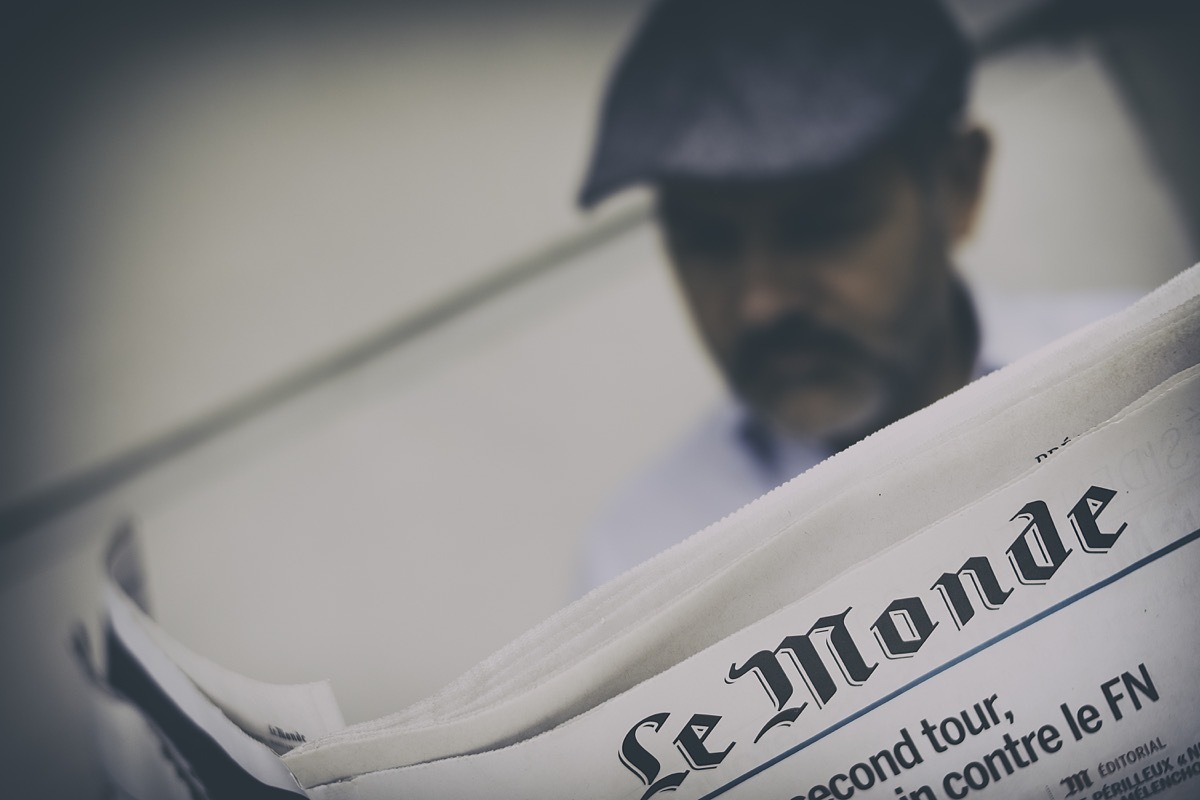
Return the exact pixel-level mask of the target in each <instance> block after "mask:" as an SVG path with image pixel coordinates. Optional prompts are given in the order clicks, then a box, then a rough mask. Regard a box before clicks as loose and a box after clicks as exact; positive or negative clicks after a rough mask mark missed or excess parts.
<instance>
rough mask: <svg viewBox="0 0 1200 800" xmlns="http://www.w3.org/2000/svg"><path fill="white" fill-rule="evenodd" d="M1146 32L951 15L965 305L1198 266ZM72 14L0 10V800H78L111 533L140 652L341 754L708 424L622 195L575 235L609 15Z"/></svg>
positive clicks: (507, 623) (1027, 4)
mask: <svg viewBox="0 0 1200 800" xmlns="http://www.w3.org/2000/svg"><path fill="white" fill-rule="evenodd" d="M1170 5H1171V4H1168V3H1141V4H1133V3H1119V2H1098V3H1080V2H1072V1H1071V0H1059V1H1058V2H1055V1H1054V0H1020V1H1019V2H1018V1H1017V0H1012V2H1000V1H999V0H990V1H989V0H959V1H958V2H957V3H955V4H954V7H955V9H956V10H957V11H958V12H960V14H961V16H962V19H963V21H964V24H965V25H966V26H967V27H968V28H969V29H970V30H971V31H972V32H973V33H974V34H975V35H976V36H977V37H979V38H980V39H981V40H983V41H985V42H987V43H988V44H987V58H986V60H985V62H984V64H983V66H982V68H981V70H980V72H979V75H978V79H977V86H976V94H975V103H974V107H975V116H976V117H978V118H979V119H980V120H981V121H983V122H984V123H985V124H987V125H988V126H990V127H991V128H992V130H993V132H994V134H995V140H996V160H995V164H994V172H993V175H992V185H991V187H990V191H989V195H988V200H987V204H986V207H985V211H984V218H983V221H982V222H983V224H982V227H981V229H980V230H979V232H978V235H977V237H976V239H975V240H974V241H973V242H972V243H971V244H970V245H969V246H968V248H967V249H966V250H965V251H964V252H963V254H962V259H961V260H962V264H963V267H964V270H965V271H966V272H967V273H968V274H969V275H970V276H971V278H972V279H973V280H974V281H975V283H976V284H977V285H979V286H982V287H985V288H986V289H987V290H988V291H990V292H993V293H1014V294H1019V293H1027V292H1039V293H1046V292H1078V291H1089V292H1093V291H1100V292H1116V293H1126V294H1130V293H1137V292H1142V291H1145V290H1147V289H1149V288H1152V287H1153V286H1156V285H1158V284H1159V283H1161V282H1162V281H1164V280H1165V279H1167V278H1168V277H1170V276H1171V275H1172V274H1174V273H1175V272H1177V271H1179V270H1180V269H1182V268H1184V267H1186V266H1188V265H1190V264H1191V263H1192V262H1194V261H1195V260H1196V259H1197V241H1198V240H1200V239H1198V236H1197V233H1198V227H1197V208H1198V203H1197V197H1198V196H1200V195H1198V192H1197V187H1198V186H1200V177H1198V175H1197V158H1196V155H1195V153H1194V152H1192V151H1193V148H1192V146H1191V143H1192V142H1194V141H1196V140H1197V134H1200V123H1198V122H1197V119H1196V115H1197V110H1196V107H1195V105H1194V103H1189V102H1187V98H1189V97H1194V96H1195V91H1196V85H1195V82H1196V80H1197V76H1200V68H1197V67H1198V65H1197V64H1196V63H1195V62H1196V55H1195V54H1194V53H1193V52H1192V48H1191V47H1190V45H1189V42H1193V41H1194V33H1195V27H1194V26H1192V27H1190V28H1189V27H1186V26H1183V25H1180V24H1178V22H1177V20H1176V18H1175V17H1173V16H1172V14H1171V9H1170V7H1169V6H1170ZM93 6H95V4H83V3H76V2H67V0H59V2H56V3H44V4H39V5H37V6H34V5H33V4H28V5H26V6H25V7H23V8H22V7H20V5H18V8H17V12H16V13H14V15H13V17H12V20H13V24H12V25H11V26H9V28H8V31H7V32H6V33H5V34H3V35H4V36H5V37H6V43H7V46H6V47H4V48H3V49H4V52H5V53H6V55H5V56H4V58H5V59H7V61H8V63H7V64H6V69H5V70H3V75H4V77H3V78H2V79H0V80H2V81H3V84H2V85H3V89H4V92H5V96H6V97H7V98H8V100H7V101H6V107H7V109H8V114H7V116H8V118H9V123H8V124H6V126H5V127H6V130H5V132H4V133H3V135H2V136H3V138H0V145H2V151H0V170H2V173H0V178H2V180H0V198H2V199H0V208H2V209H3V210H4V221H3V223H2V225H3V228H2V230H3V239H2V241H0V247H2V249H0V256H2V262H0V387H3V389H2V394H0V441H2V442H3V445H4V446H3V448H0V635H2V636H3V637H4V640H5V641H6V642H7V643H10V646H9V647H8V648H6V651H5V654H4V656H3V661H2V662H0V678H3V684H2V685H0V712H2V718H3V719H4V726H5V729H6V731H5V733H6V736H5V738H6V739H8V740H10V741H12V742H15V744H14V745H13V747H12V748H11V749H10V750H8V751H7V752H4V753H2V754H0V763H3V764H4V765H5V766H9V765H10V764H11V765H14V768H13V769H6V770H5V771H6V773H8V774H18V775H20V776H22V777H20V778H18V781H19V783H18V788H19V789H20V791H19V792H17V796H45V797H64V796H76V795H78V796H95V791H94V790H95V787H97V786H98V783H97V776H96V774H95V760H94V748H93V747H92V745H91V742H90V739H89V731H88V728H87V721H86V718H85V717H84V716H83V715H82V714H81V713H80V705H81V701H80V700H79V698H80V691H81V685H82V683H81V679H80V677H79V672H78V670H77V669H76V668H75V665H74V664H73V663H72V662H71V660H70V659H69V658H67V656H66V653H67V646H66V641H67V638H68V634H69V632H70V630H71V626H72V624H73V622H74V621H76V620H83V621H86V622H88V623H94V622H95V619H96V618H97V617H98V615H99V611H98V606H97V598H98V576H99V563H100V555H101V553H102V550H103V546H104V542H105V540H106V537H107V535H108V533H109V532H111V530H112V529H113V527H114V526H116V525H118V524H121V523H122V522H124V521H126V520H130V519H132V520H135V521H136V524H137V525H138V526H139V527H140V529H141V530H142V533H143V537H144V546H145V550H146V553H147V556H148V564H149V568H150V583H151V590H152V599H153V600H154V602H155V610H156V613H157V614H158V616H159V618H160V620H161V621H162V622H163V623H164V625H165V626H166V627H167V628H168V630H170V631H172V632H173V633H175V634H176V635H177V636H179V638H181V639H182V640H183V641H184V642H185V643H187V644H189V645H191V646H192V647H194V648H195V649H197V650H198V651H200V652H202V653H204V654H206V655H208V656H210V657H211V658H214V659H215V660H217V661H219V662H221V663H223V664H225V665H227V666H229V667H232V668H234V669H237V670H240V671H243V672H246V673H247V674H251V675H253V676H255V677H259V678H263V679H266V680H278V681H300V680H311V679H317V678H321V677H331V678H332V679H333V681H334V688H335V692H336V693H337V695H338V697H339V699H340V701H341V702H342V705H343V709H344V710H345V712H346V714H347V717H348V718H349V719H350V720H352V721H354V720H360V719H366V718H369V717H372V716H377V715H380V714H383V713H386V712H388V711H391V710H396V709H398V708H399V707H401V706H402V705H404V704H406V703H408V702H411V701H413V700H415V699H418V698H419V697H421V696H423V695H425V694H428V693H429V692H431V691H433V690H434V689H436V688H437V687H438V686H440V685H441V684H443V683H445V682H446V681H447V680H449V679H450V678H452V677H453V676H454V675H456V674H457V673H459V672H461V671H462V670H463V669H465V668H467V667H468V666H470V664H471V663H473V662H474V661H476V660H478V659H479V658H481V657H483V656H485V655H486V654H487V653H489V652H491V651H492V650H494V649H495V648H496V647H498V646H500V645H502V644H503V643H504V642H506V641H507V640H509V639H511V638H512V637H513V636H515V635H517V634H518V633H520V632H521V631H522V630H524V629H526V628H528V627H529V626H531V625H533V624H535V623H536V622H538V621H539V620H540V619H542V618H544V617H545V616H547V615H549V614H550V613H552V612H553V611H554V610H555V609H556V608H558V607H559V606H561V605H562V604H563V603H565V602H566V601H567V600H568V599H569V598H570V597H571V570H572V562H573V558H574V549H575V540H576V536H577V534H578V532H579V530H580V529H581V528H582V527H583V526H585V525H586V524H587V522H588V520H589V519H590V518H591V517H592V516H593V515H594V514H595V513H596V511H597V510H598V509H599V507H600V506H601V505H602V504H603V503H604V501H605V499H606V498H608V497H609V496H610V495H611V494H612V493H613V491H614V490H615V489H616V488H617V487H618V486H619V484H620V483H621V482H622V481H623V480H626V479H627V478H628V477H629V475H630V474H631V473H632V472H633V471H635V470H636V469H637V468H638V467H640V466H642V465H644V464H645V463H646V462H647V461H648V460H650V459H652V458H653V457H654V455H655V454H656V453H657V452H659V451H660V450H662V449H663V448H665V447H667V446H668V445H669V443H670V442H671V441H673V440H674V439H676V438H677V437H678V436H680V435H681V434H682V432H683V431H685V430H686V429H687V428H688V427H689V425H690V424H691V423H692V422H694V421H695V420H696V419H697V418H698V417H699V416H700V415H702V414H703V413H704V412H705V411H706V410H708V409H709V408H710V407H712V406H713V405H714V404H716V403H717V402H719V399H720V393H721V389H720V386H719V383H718V381H717V379H716V377H715V376H714V374H713V372H712V371H711V369H710V368H709V366H708V364H707V363H706V362H705V361H704V359H703V357H702V356H701V354H700V353H699V352H698V350H697V349H696V347H695V346H694V344H693V341H692V339H691V333H690V330H689V328H688V324H687V321H686V319H685V318H684V317H683V315H682V313H681V309H680V307H679V304H678V301H677V299H676V298H675V296H674V291H673V287H672V285H671V283H670V280H669V278H668V276H667V274H666V272H665V270H664V269H663V267H662V265H661V257H660V254H659V252H658V248H657V241H656V239H655V236H654V232H653V229H652V228H651V226H650V224H649V222H648V221H647V220H648V218H647V214H646V211H645V200H646V198H645V197H644V196H642V195H638V194H637V193H634V194H633V195H631V196H629V197H626V198H623V199H621V200H619V201H617V202H615V203H613V204H612V205H610V206H609V207H606V208H605V209H603V210H602V211H601V212H600V213H599V214H598V215H595V216H593V217H587V218H585V217H583V216H581V215H580V214H579V213H578V212H577V211H576V210H575V209H574V205H573V202H572V201H573V196H574V193H575V190H576V185H577V182H578V180H579V177H580V174H581V171H582V169H583V165H584V161H585V158H586V156H587V153H588V148H589V146H590V143H591V137H592V126H593V122H594V116H595V107H596V104H597V101H598V98H599V94H600V91H601V88H602V85H603V81H604V78H605V76H606V74H607V69H608V67H609V64H610V63H611V61H612V59H613V58H614V56H615V54H616V53H617V51H618V49H619V47H620V44H621V42H622V41H623V39H624V38H625V36H626V35H627V33H628V31H629V29H630V26H631V25H632V24H633V22H634V20H635V19H636V17H637V15H638V13H639V12H640V10H641V9H642V7H643V3H642V2H637V1H635V0H621V2H613V0H608V1H607V2H590V3H589V2H582V1H578V0H577V1H576V2H570V1H569V0H558V1H557V2H555V0H523V1H520V2H516V1H511V0H509V1H506V2H483V1H482V0H480V1H479V2H467V1H466V0H453V1H452V2H432V0H430V1H429V2H400V3H389V4H384V3H380V2H367V1H366V0H354V1H353V2H346V3H341V4H337V5H336V7H334V6H332V5H330V6H326V5H323V4H322V5H318V4H315V3H287V4H283V3H271V2H249V3H238V4H232V3H216V4H209V5H206V6H204V7H199V6H197V7H195V8H187V9H182V10H180V9H178V8H176V9H171V10H167V9H165V8H160V7H157V6H151V5H150V4H138V3H121V4H116V7H109V8H100V7H93ZM414 654H420V655H419V656H415V655H414ZM18 731H20V734H21V735H20V736H16V737H14V736H12V735H10V734H15V733H17V732H18ZM55 755H57V756H58V757H62V758H65V759H66V767H65V768H56V767H55V766H54V765H53V759H52V757H53V756H55ZM16 765H19V766H20V768H19V769H17V768H16ZM89 792H91V794H90V795H89Z"/></svg>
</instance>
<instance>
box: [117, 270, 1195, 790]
mask: <svg viewBox="0 0 1200 800" xmlns="http://www.w3.org/2000/svg"><path fill="white" fill-rule="evenodd" d="M1197 295H1200V272H1197V270H1196V268H1193V270H1192V271H1191V272H1189V273H1188V274H1187V275H1184V276H1181V278H1180V279H1176V281H1174V282H1173V283H1172V284H1170V285H1168V286H1167V287H1164V289H1162V290H1160V291H1159V292H1157V293H1155V295H1153V296H1151V297H1150V298H1147V299H1146V300H1144V301H1142V302H1141V303H1139V305H1138V307H1136V308H1135V309H1133V310H1132V311H1131V312H1128V313H1125V314H1123V315H1122V316H1120V317H1119V318H1115V319H1114V320H1110V321H1108V322H1107V323H1103V324H1102V325H1101V326H1100V327H1097V328H1095V329H1093V330H1092V331H1091V332H1085V333H1083V334H1080V335H1077V336H1075V337H1072V338H1071V339H1070V340H1068V341H1066V342H1065V344H1063V345H1062V346H1061V347H1058V348H1057V349H1054V350H1052V351H1050V352H1049V353H1046V354H1042V355H1041V356H1039V358H1035V359H1034V360H1033V361H1031V362H1029V363H1027V364H1024V365H1016V366H1017V367H1018V368H1017V369H1013V368H1010V369H1009V370H1006V371H1005V372H1006V374H1003V375H1000V374H998V375H995V376H992V377H993V378H994V380H992V381H991V382H990V383H989V384H988V385H987V386H983V385H981V384H976V385H974V386H972V387H968V388H967V389H966V390H964V391H963V392H960V393H958V394H957V395H955V396H952V397H951V398H947V399H946V400H945V401H942V402H941V403H940V404H938V406H935V407H931V408H930V409H926V410H925V411H924V412H921V413H920V414H919V415H917V416H916V418H909V419H907V420H904V421H902V422H901V423H899V424H897V425H896V426H892V427H891V428H889V429H887V430H885V431H883V432H881V434H878V435H876V436H875V437H872V439H871V440H868V441H866V442H864V443H862V444H861V445H859V446H856V447H855V448H851V449H850V450H849V451H846V453H844V454H842V456H839V457H837V458H835V459H832V460H831V461H830V462H827V463H826V464H823V465H821V467H819V468H818V469H817V470H815V471H814V473H813V474H809V475H806V476H803V477H801V478H800V479H798V480H797V481H794V482H793V483H792V484H789V485H788V487H785V488H786V491H783V492H777V493H775V494H774V496H773V497H771V496H769V497H767V498H764V499H763V500H760V501H758V502H757V503H756V504H754V505H753V506H750V507H748V508H747V509H744V510H743V512H739V514H737V515H734V517H731V518H729V519H728V520H726V521H724V523H722V524H721V525H719V526H715V529H711V530H710V531H708V532H706V534H707V536H706V535H701V536H698V537H695V538H693V539H692V540H690V541H689V542H688V543H685V545H684V546H681V547H680V548H679V549H678V551H677V552H676V553H674V554H671V553H668V554H666V555H665V556H664V557H662V558H660V559H657V560H656V561H657V563H653V564H648V565H644V568H639V569H638V570H635V571H634V572H632V573H630V574H628V575H627V576H624V577H623V578H621V579H618V580H617V581H615V582H613V584H610V585H609V586H607V587H603V588H602V589H601V590H598V592H597V593H595V594H594V595H593V596H591V597H589V598H587V599H585V601H583V602H581V603H578V604H576V605H575V606H572V607H571V608H569V609H566V610H564V611H563V612H560V614H559V615H556V617H555V618H552V619H551V620H548V621H547V622H546V623H544V624H543V625H542V626H539V628H537V629H535V630H534V631H531V632H530V633H529V634H527V635H526V636H524V637H521V638H520V639H518V640H517V641H515V642H514V643H513V644H512V645H510V646H509V647H507V648H505V649H504V650H502V651H501V652H500V653H498V654H497V655H496V656H493V658H491V659H488V660H487V661H485V662H483V663H482V664H481V665H480V666H479V667H477V668H476V669H475V670H472V671H471V672H469V673H468V674H467V675H465V676H464V677H463V678H462V679H459V680H458V681H455V682H453V683H451V684H450V685H449V686H448V687H447V689H446V690H443V691H442V692H440V693H439V694H438V695H435V696H434V697H432V698H430V699H429V700H427V701H424V702H422V703H418V704H416V705H415V706H413V707H412V708H410V709H408V710H406V711H404V712H401V713H399V714H396V715H393V716H391V717H385V718H383V719H380V720H376V721H373V722H370V723H364V724H361V725H356V726H351V727H349V728H344V727H343V726H342V721H341V716H340V713H339V712H338V711H337V707H336V703H335V702H334V700H333V697H332V694H331V693H330V692H329V688H328V686H326V685H321V684H312V685H306V686H296V687H277V686H270V685H268V684H263V683H260V682H257V681H252V680H250V679H248V678H244V677H243V676H240V675H235V674H233V673H231V672H229V671H228V670H224V669H223V668H221V667H219V666H217V665H215V664H212V663H211V662H208V661H207V660H205V659H203V658H202V657H200V656H198V655H196V654H193V653H191V652H189V651H188V650H186V648H183V647H182V646H181V645H180V644H179V643H178V642H175V641H174V640H173V639H172V638H171V637H170V636H168V635H167V634H166V633H165V632H164V631H162V630H161V629H159V628H158V626H157V625H156V624H155V623H154V622H153V620H151V619H150V618H149V617H148V616H147V615H146V614H145V613H144V611H143V609H142V608H140V607H139V605H138V603H137V602H136V599H137V597H138V594H139V593H138V583H137V581H136V580H133V581H131V580H130V579H129V578H130V576H129V575H124V576H122V575H121V574H120V573H121V572H130V570H129V569H124V570H123V569H121V566H122V562H123V561H128V559H122V558H120V557H118V558H115V559H114V560H113V563H112V564H110V567H112V570H113V572H112V581H111V583H110V586H109V589H108V609H109V631H110V646H109V657H110V664H109V675H108V678H109V681H110V683H111V684H112V687H113V688H115V690H116V692H115V693H114V694H113V695H112V697H110V698H107V699H108V702H105V703H102V704H100V707H101V708H102V709H107V710H108V711H110V712H111V713H109V714H108V719H109V721H110V722H111V723H112V725H110V729H111V730H113V731H115V732H116V733H117V734H121V731H124V732H125V734H127V736H126V737H125V738H126V740H127V741H128V742H131V743H133V742H137V741H150V740H152V739H154V738H156V737H157V738H158V739H159V740H167V741H169V743H170V747H169V748H166V749H165V750H164V752H167V751H170V752H172V753H175V754H176V755H177V757H178V758H176V759H168V761H170V762H171V763H168V764H167V765H166V766H167V768H172V769H174V768H176V767H178V769H177V770H176V771H177V772H179V774H180V775H181V776H182V775H183V772H182V771H180V770H182V769H183V768H184V767H186V769H187V770H190V772H188V778H187V780H186V781H185V783H187V784H188V785H189V786H190V787H191V789H192V790H194V789H195V787H196V786H203V787H204V789H205V790H207V791H208V792H209V793H210V794H211V796H228V795H229V792H224V791H221V789H222V787H225V788H235V789H236V790H237V794H236V796H309V797H316V798H361V799H362V800H368V799H369V798H385V797H387V798H395V797H400V798H406V797H415V798H466V797H476V796H481V795H482V794H484V793H486V795H487V796H489V797H500V798H509V797H511V798H541V797H547V798H549V797H554V798H560V797H572V798H579V800H586V799H587V798H624V797H627V798H642V800H647V799H648V798H652V797H655V796H658V795H663V796H672V797H678V798H684V797H687V798H693V799H697V798H713V797H719V796H728V797H731V798H738V797H761V798H776V797H777V798H781V799H782V800H828V798H838V800H847V798H850V797H856V798H867V800H870V798H910V797H911V798H919V799H921V798H924V800H929V799H930V798H965V797H1005V798H1013V797H1016V798H1026V797H1028V798H1039V799H1040V798H1049V799H1050V800H1074V799H1075V798H1091V800H1102V798H1103V800H1109V799H1110V798H1131V799H1132V798H1144V797H1167V798H1184V797H1192V796H1197V795H1198V794H1200V781H1195V780H1193V779H1194V778H1196V777H1198V772H1200V722H1198V721H1197V720H1198V719H1200V687H1197V686H1196V685H1195V684H1196V681H1195V680H1194V678H1195V675H1196V672H1197V671H1196V669H1195V668H1194V667H1193V662H1194V661H1195V659H1196V657H1197V656H1198V655H1200V623H1198V622H1197V621H1196V620H1195V616H1196V614H1195V609H1196V608H1197V605H1196V601H1197V600H1198V599H1200V597H1198V595H1200V587H1197V586H1195V585H1194V582H1193V581H1192V580H1191V576H1192V575H1194V574H1196V571H1197V568H1198V567H1200V544H1196V543H1195V539H1197V538H1200V373H1198V370H1200V368H1198V367H1196V366H1194V365H1195V364H1196V363H1197V360H1198V359H1197V349H1198V347H1197V342H1198V341H1200V339H1198V336H1197V329H1198V328H1200V314H1198V313H1197V306H1198V304H1200V299H1197ZM934 423H936V424H934ZM991 448H995V449H996V450H997V453H996V454H994V453H993V452H991ZM1001 450H1002V451H1003V454H1002V455H1003V457H998V455H999V451H1001ZM1026 451H1028V452H1026ZM1014 452H1015V453H1016V454H1017V459H1016V461H1015V462H1014V460H1013V454H1014ZM817 473H819V474H817ZM968 473H970V474H968ZM914 476H919V479H917V478H914ZM856 506H861V507H864V508H865V507H867V506H870V508H869V509H868V510H866V511H861V512H860V511H856ZM781 526H782V527H781ZM731 532H732V533H736V534H738V536H730V535H727V534H729V533H731ZM784 534H786V535H784ZM121 552H122V548H120V547H118V548H117V553H118V556H120V554H121ZM126 566H127V565H126ZM789 582H791V583H792V584H794V585H788V584H789ZM676 587H680V588H679V591H680V594H678V595H677V596H673V595H672V593H673V592H676V591H677V589H676ZM815 587H819V588H815ZM814 588H815V591H814V590H813V589H814ZM675 599H678V600H679V601H680V602H675V603H674V605H672V602H673V600H675ZM131 709H133V710H136V712H137V713H136V714H131V713H130V711H131ZM139 725H141V726H142V727H141V728H139V727H138V726H139ZM114 741H117V739H114ZM135 750H136V748H135V747H134V746H133V745H130V746H128V747H119V748H109V751H110V752H111V753H114V754H115V755H114V756H113V758H114V759H116V760H118V761H121V760H123V763H122V764H116V765H115V766H116V767H117V768H119V769H124V770H125V773H126V775H127V778H128V779H127V780H126V782H125V784H124V785H125V786H127V787H131V786H133V785H135V784H136V783H137V780H136V778H137V776H136V774H135V773H136V771H137V769H138V764H139V758H142V757H144V754H139V753H137V752H135ZM176 761H178V762H179V763H175V762H176ZM160 766H161V765H160ZM168 777H169V776H168ZM176 788H178V787H176ZM193 794H194V796H199V794H197V793H196V792H195V791H193ZM130 796H145V795H138V794H137V793H134V792H130Z"/></svg>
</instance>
